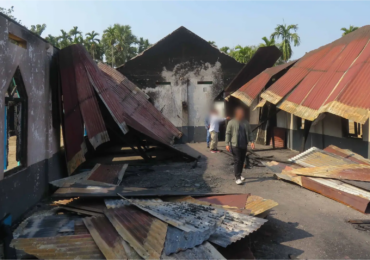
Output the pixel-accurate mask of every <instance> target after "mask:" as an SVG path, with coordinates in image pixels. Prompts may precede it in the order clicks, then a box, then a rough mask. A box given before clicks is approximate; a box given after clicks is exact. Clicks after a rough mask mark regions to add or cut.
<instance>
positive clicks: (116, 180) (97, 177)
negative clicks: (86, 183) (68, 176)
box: [87, 164, 128, 185]
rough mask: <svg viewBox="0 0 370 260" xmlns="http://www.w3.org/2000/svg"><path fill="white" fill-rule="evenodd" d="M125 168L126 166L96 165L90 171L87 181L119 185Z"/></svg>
mask: <svg viewBox="0 0 370 260" xmlns="http://www.w3.org/2000/svg"><path fill="white" fill-rule="evenodd" d="M127 167H128V164H115V165H102V164H97V165H95V167H94V168H93V169H92V170H91V172H90V175H89V176H88V178H87V180H91V181H97V182H105V183H110V184H115V185H120V184H121V182H122V179H123V175H124V174H125V171H126V169H127Z"/></svg>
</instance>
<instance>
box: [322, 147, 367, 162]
mask: <svg viewBox="0 0 370 260" xmlns="http://www.w3.org/2000/svg"><path fill="white" fill-rule="evenodd" d="M324 151H326V152H329V153H333V154H336V155H338V156H341V157H343V158H346V159H349V160H351V161H353V162H354V163H361V164H368V165H370V160H369V159H366V158H364V157H362V156H361V155H359V154H357V153H355V152H352V151H351V150H348V149H341V148H339V147H337V146H335V145H329V146H328V147H326V148H325V149H324Z"/></svg>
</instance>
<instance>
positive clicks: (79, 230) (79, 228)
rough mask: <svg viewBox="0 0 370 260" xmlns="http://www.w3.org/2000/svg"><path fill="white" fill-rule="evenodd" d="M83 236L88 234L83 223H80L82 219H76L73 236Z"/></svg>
mask: <svg viewBox="0 0 370 260" xmlns="http://www.w3.org/2000/svg"><path fill="white" fill-rule="evenodd" d="M84 234H90V233H89V231H88V230H87V228H86V226H85V223H84V222H83V221H82V219H78V220H76V221H75V235H84Z"/></svg>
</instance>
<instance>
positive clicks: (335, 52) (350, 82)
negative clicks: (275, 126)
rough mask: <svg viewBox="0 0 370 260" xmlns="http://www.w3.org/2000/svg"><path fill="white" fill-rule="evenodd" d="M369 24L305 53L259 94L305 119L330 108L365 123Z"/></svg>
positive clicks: (368, 96) (369, 67)
mask: <svg viewBox="0 0 370 260" xmlns="http://www.w3.org/2000/svg"><path fill="white" fill-rule="evenodd" d="M369 39H370V26H364V27H361V28H360V29H358V30H356V31H355V32H353V33H350V34H348V35H346V36H343V37H342V38H340V39H338V40H336V41H334V42H332V43H330V44H328V45H326V46H323V47H321V48H319V49H317V50H315V51H313V52H311V53H308V54H307V55H305V56H304V57H303V58H301V60H300V61H299V62H297V63H296V64H295V65H294V66H293V67H292V68H291V69H290V70H289V71H288V72H287V73H286V74H285V75H284V76H283V77H282V78H280V79H279V80H278V81H277V82H276V83H274V84H273V85H272V86H271V87H270V88H269V89H268V90H267V91H265V92H264V93H262V95H261V96H262V97H263V98H264V99H266V100H267V101H269V102H271V103H273V104H277V103H278V102H279V101H280V100H282V99H283V98H284V101H283V102H282V103H281V104H278V107H279V108H280V109H282V110H285V111H287V112H290V113H293V114H295V115H296V116H299V117H302V118H304V119H307V120H311V121H312V120H314V119H316V118H317V117H318V115H319V114H320V113H324V112H329V113H332V114H335V115H338V116H341V117H344V118H347V119H350V120H353V121H355V122H359V123H362V124H364V123H365V121H366V120H367V119H368V118H369V115H370V113H369V110H370V94H369V92H368V91H367V89H368V88H369V81H370V76H369V74H370V73H369V72H370V65H369V61H370V44H369Z"/></svg>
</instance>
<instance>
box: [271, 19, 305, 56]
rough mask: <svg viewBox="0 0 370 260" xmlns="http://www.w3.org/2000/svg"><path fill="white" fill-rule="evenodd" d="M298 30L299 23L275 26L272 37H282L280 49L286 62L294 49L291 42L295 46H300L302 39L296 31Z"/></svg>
mask: <svg viewBox="0 0 370 260" xmlns="http://www.w3.org/2000/svg"><path fill="white" fill-rule="evenodd" d="M297 30H298V25H297V24H291V25H286V24H278V25H277V26H276V28H275V31H274V32H273V33H272V34H271V38H272V39H274V40H275V39H279V38H281V40H282V41H281V43H280V51H281V52H282V54H283V55H282V60H284V61H285V62H286V61H288V60H289V59H290V58H291V57H292V55H293V50H292V46H291V43H293V44H294V46H299V44H300V42H301V39H300V37H299V36H298V34H297V33H296V32H297Z"/></svg>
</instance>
